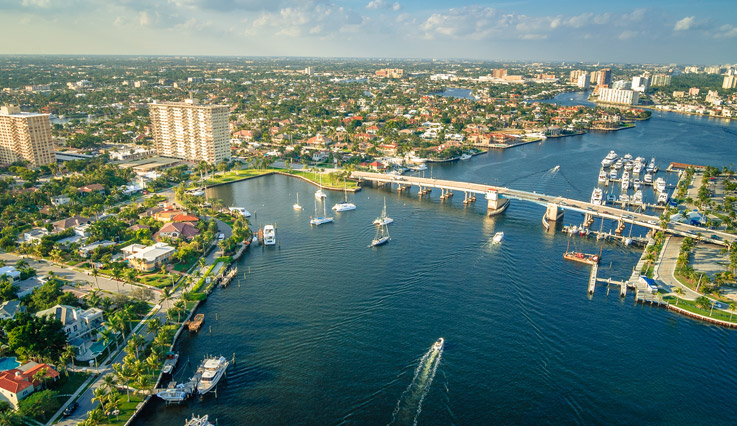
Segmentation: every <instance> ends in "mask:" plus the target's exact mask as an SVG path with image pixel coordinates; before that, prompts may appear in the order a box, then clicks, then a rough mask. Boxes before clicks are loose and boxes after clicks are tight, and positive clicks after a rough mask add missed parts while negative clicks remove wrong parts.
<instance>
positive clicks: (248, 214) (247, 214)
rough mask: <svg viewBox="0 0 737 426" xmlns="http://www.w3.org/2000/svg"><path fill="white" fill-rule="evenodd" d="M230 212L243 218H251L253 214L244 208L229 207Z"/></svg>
mask: <svg viewBox="0 0 737 426" xmlns="http://www.w3.org/2000/svg"><path fill="white" fill-rule="evenodd" d="M228 210H230V211H231V212H233V213H239V214H240V215H241V216H243V217H251V212H249V211H248V210H246V209H244V208H243V207H228Z"/></svg>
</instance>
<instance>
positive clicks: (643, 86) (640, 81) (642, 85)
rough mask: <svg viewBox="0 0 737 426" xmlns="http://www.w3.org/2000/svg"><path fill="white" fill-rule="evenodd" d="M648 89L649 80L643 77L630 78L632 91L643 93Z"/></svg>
mask: <svg viewBox="0 0 737 426" xmlns="http://www.w3.org/2000/svg"><path fill="white" fill-rule="evenodd" d="M649 88H650V79H648V78H647V77H643V76H636V77H632V90H634V91H635V92H640V93H645V92H647V89H649Z"/></svg>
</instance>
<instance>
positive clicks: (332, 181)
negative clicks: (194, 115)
mask: <svg viewBox="0 0 737 426" xmlns="http://www.w3.org/2000/svg"><path fill="white" fill-rule="evenodd" d="M273 172H281V173H288V174H291V175H297V176H302V177H304V178H307V179H309V180H311V181H312V182H314V183H320V176H321V175H322V184H323V185H324V186H329V187H333V188H343V179H342V178H339V177H336V176H331V175H330V174H328V173H317V172H312V171H307V170H287V169H243V170H231V171H229V172H225V173H224V174H218V175H216V176H214V177H212V178H211V179H208V180H207V181H205V184H206V185H213V184H218V183H227V182H233V181H235V180H238V179H243V178H248V177H255V176H261V175H265V174H267V173H273ZM345 186H346V187H347V188H356V187H357V186H358V184H357V183H356V182H353V181H347V182H346V183H345ZM197 187H198V186H197V185H195V186H192V187H190V188H189V189H194V188H197Z"/></svg>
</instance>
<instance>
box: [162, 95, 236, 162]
mask: <svg viewBox="0 0 737 426" xmlns="http://www.w3.org/2000/svg"><path fill="white" fill-rule="evenodd" d="M149 113H150V114H151V127H152V132H153V135H154V150H155V151H156V154H157V155H160V156H162V157H173V158H181V159H183V160H190V161H206V162H208V163H210V164H215V163H218V162H220V161H224V160H225V161H227V160H228V159H229V158H230V138H229V134H228V115H229V110H228V107H227V106H225V105H199V103H198V102H197V100H196V99H187V100H186V101H185V102H166V103H153V104H149Z"/></svg>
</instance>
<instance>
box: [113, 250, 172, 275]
mask: <svg viewBox="0 0 737 426" xmlns="http://www.w3.org/2000/svg"><path fill="white" fill-rule="evenodd" d="M121 251H122V252H123V253H125V254H127V256H126V257H125V259H126V260H127V261H128V262H129V263H130V264H131V266H133V267H134V268H136V269H137V270H139V271H153V270H155V269H157V268H160V267H161V265H163V264H164V263H165V262H166V261H167V260H169V258H170V257H171V256H172V255H173V254H174V252H175V251H176V249H175V248H174V247H172V246H170V245H169V244H166V243H156V244H154V245H152V246H148V247H146V246H144V245H143V244H131V245H129V246H127V247H123V248H122V249H121Z"/></svg>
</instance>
